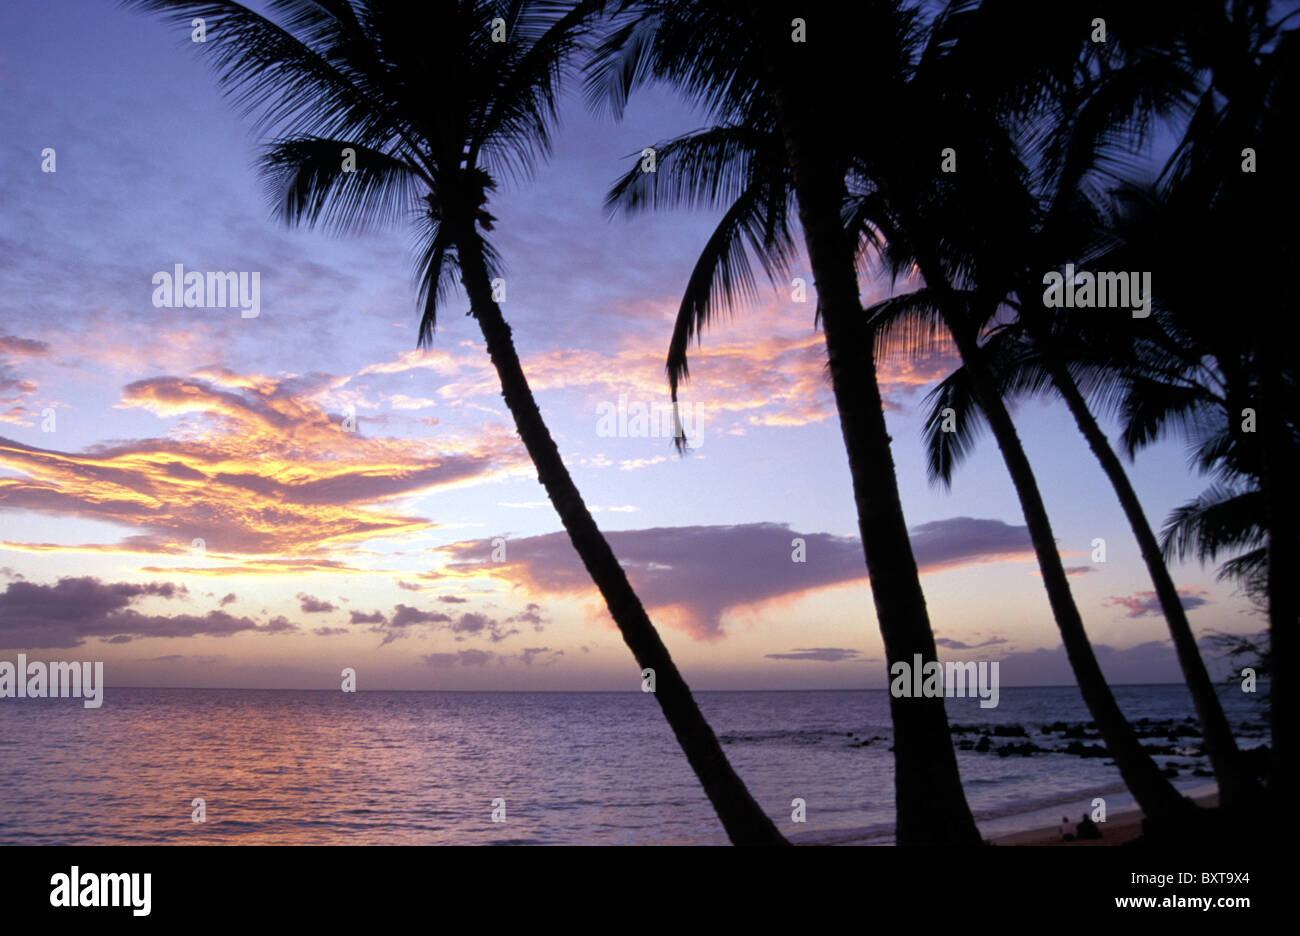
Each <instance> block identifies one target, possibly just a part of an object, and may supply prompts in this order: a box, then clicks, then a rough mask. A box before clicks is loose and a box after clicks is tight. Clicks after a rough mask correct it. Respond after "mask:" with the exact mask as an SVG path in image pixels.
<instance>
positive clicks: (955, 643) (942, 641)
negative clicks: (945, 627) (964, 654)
mask: <svg viewBox="0 0 1300 936" xmlns="http://www.w3.org/2000/svg"><path fill="white" fill-rule="evenodd" d="M934 642H935V643H936V644H938V645H939V646H940V647H947V648H948V649H949V650H977V649H979V648H980V647H993V646H996V645H997V644H1004V643H1006V642H1007V639H1006V638H1005V637H990V638H989V639H988V640H984V641H981V642H980V643H977V644H968V643H962V642H961V641H960V640H953V639H952V638H951V637H936V638H935V639H934Z"/></svg>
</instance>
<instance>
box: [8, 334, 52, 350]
mask: <svg viewBox="0 0 1300 936" xmlns="http://www.w3.org/2000/svg"><path fill="white" fill-rule="evenodd" d="M49 350H50V346H49V343H48V342H45V341H37V340H36V339H35V338H19V337H18V336H16V335H0V353H3V354H15V355H16V354H24V355H29V354H45V353H46V352H48V351H49Z"/></svg>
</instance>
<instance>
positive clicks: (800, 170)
mask: <svg viewBox="0 0 1300 936" xmlns="http://www.w3.org/2000/svg"><path fill="white" fill-rule="evenodd" d="M777 108H778V112H779V113H780V115H781V118H780V122H781V124H782V131H783V134H784V136H785V141H786V151H787V155H788V157H789V160H790V165H791V168H792V170H793V173H794V180H795V190H796V193H797V196H798V202H799V220H800V223H801V224H802V226H803V231H804V240H805V243H806V245H807V249H808V259H809V263H810V264H811V266H812V271H813V278H814V280H815V282H816V284H817V299H818V303H819V305H820V309H821V318H822V325H823V329H824V331H825V333H826V352H827V355H828V357H829V361H830V371H831V384H832V387H833V390H834V394H835V406H836V409H837V410H838V412H839V417H840V428H841V431H842V432H843V435H844V447H845V450H846V451H847V452H848V457H849V472H850V474H851V475H852V477H853V499H854V502H855V504H856V505H857V510H858V531H859V533H860V534H861V536H862V548H863V552H864V554H865V556H866V563H867V573H868V575H869V576H870V578H871V597H872V600H873V602H874V603H875V607H876V618H877V620H878V621H879V623H880V634H881V636H882V638H883V639H884V644H885V660H886V665H887V668H888V667H892V666H893V664H894V663H896V662H900V661H901V662H905V663H906V664H907V665H908V666H909V667H910V666H912V664H913V662H914V659H915V657H916V656H918V655H919V656H920V657H921V659H922V660H923V661H924V662H929V661H931V660H936V659H937V658H938V649H937V647H936V646H935V642H934V633H933V632H932V631H931V629H930V618H929V613H928V612H927V610H926V605H925V594H924V593H923V592H922V590H921V580H920V576H919V573H918V572H917V568H916V559H915V557H914V556H913V554H912V542H911V540H910V538H909V537H908V533H907V523H906V521H905V520H904V518H903V506H902V501H901V500H900V498H899V495H898V478H897V477H896V474H895V470H894V458H893V454H892V452H891V451H890V437H889V430H888V427H887V426H886V424H885V413H884V402H883V400H882V399H881V395H880V386H879V384H878V383H877V381H876V367H875V355H874V348H873V342H872V335H871V332H870V330H869V329H868V328H867V327H866V316H865V314H864V313H863V310H862V302H861V298H860V297H859V294H858V281H857V269H856V266H855V263H854V252H853V242H852V241H851V240H850V238H849V237H848V236H847V234H846V232H845V229H844V224H843V222H842V221H841V220H840V213H839V212H840V205H841V201H842V195H843V189H844V173H843V170H842V168H840V167H837V166H835V165H834V164H833V163H830V164H828V163H827V162H825V161H822V162H817V161H816V160H815V157H813V156H812V155H811V152H815V147H807V146H806V145H805V144H804V143H803V140H802V139H801V133H800V131H801V128H802V124H801V121H800V119H799V118H796V117H793V116H792V115H793V114H795V113H797V112H799V110H800V108H799V107H798V106H795V107H790V106H787V105H785V104H784V101H783V99H782V97H781V96H778V98H777ZM806 112H807V111H805V113H806ZM792 123H793V126H792V125H791V124H792ZM887 671H888V669H887ZM889 710H890V716H891V718H892V720H893V725H894V788H895V796H896V809H897V831H896V839H897V841H898V843H899V844H900V845H953V844H960V845H977V844H979V843H980V842H981V841H982V838H981V836H980V833H979V829H978V828H977V827H976V825H975V820H974V817H973V816H972V815H971V811H970V806H969V805H968V804H967V802H966V795H965V793H964V791H963V790H962V786H961V775H960V772H959V771H958V768H957V755H956V752H955V751H954V749H953V744H952V734H951V732H950V730H949V727H948V715H947V712H946V711H945V709H944V704H943V699H942V698H896V697H893V696H891V697H890V703H889Z"/></svg>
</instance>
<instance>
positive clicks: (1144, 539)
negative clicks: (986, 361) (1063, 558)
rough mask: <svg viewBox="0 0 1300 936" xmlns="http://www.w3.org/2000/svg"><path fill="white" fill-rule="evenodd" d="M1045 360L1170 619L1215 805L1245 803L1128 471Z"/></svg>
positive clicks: (1064, 375) (1240, 777)
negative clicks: (1212, 782)
mask: <svg viewBox="0 0 1300 936" xmlns="http://www.w3.org/2000/svg"><path fill="white" fill-rule="evenodd" d="M1031 330H1032V326H1031ZM1046 360H1047V364H1048V368H1049V371H1050V372H1051V376H1052V383H1053V384H1054V385H1055V386H1056V389H1057V390H1058V391H1059V392H1060V394H1061V397H1062V398H1063V399H1064V400H1065V404H1066V406H1068V407H1069V408H1070V413H1071V414H1072V415H1073V416H1074V421H1075V423H1076V424H1077V425H1078V427H1079V431H1080V432H1082V433H1083V437H1084V438H1085V439H1086V440H1087V442H1088V447H1089V448H1090V449H1092V452H1093V454H1094V455H1096V456H1097V461H1098V462H1100V463H1101V467H1102V470H1103V471H1104V472H1105V473H1106V477H1107V478H1108V479H1109V480H1110V483H1111V486H1112V487H1114V489H1115V493H1116V495H1118V497H1119V502H1120V505H1121V506H1122V507H1123V508H1124V516H1125V517H1127V518H1128V522H1129V527H1130V528H1131V529H1132V530H1133V536H1134V537H1135V538H1136V539H1137V542H1138V548H1139V549H1140V550H1141V552H1142V560H1143V561H1144V562H1145V563H1146V567H1147V572H1148V573H1149V574H1150V575H1151V583H1152V585H1154V586H1155V591H1156V597H1157V598H1158V599H1159V601H1160V608H1161V610H1162V611H1163V612H1164V615H1165V620H1166V621H1167V622H1168V624H1169V635H1170V637H1171V638H1172V639H1173V642H1174V650H1175V652H1176V653H1177V655H1178V665H1179V666H1180V667H1181V668H1182V671H1183V678H1184V679H1185V680H1186V682H1187V688H1188V690H1189V691H1190V692H1191V694H1192V702H1193V704H1194V705H1195V706H1196V715H1197V718H1198V719H1199V720H1200V722H1201V733H1202V737H1203V738H1204V739H1205V749H1206V752H1207V753H1208V754H1209V756H1210V763H1211V765H1212V766H1213V767H1214V773H1215V777H1216V778H1217V780H1218V783H1219V804H1220V805H1221V806H1224V807H1227V808H1239V807H1244V806H1248V805H1250V802H1251V798H1252V797H1253V796H1255V795H1256V794H1258V792H1259V785H1258V784H1257V783H1255V782H1254V780H1253V779H1252V778H1251V777H1250V776H1249V775H1248V774H1247V773H1246V771H1245V770H1244V769H1243V765H1242V761H1241V757H1240V753H1239V752H1238V750H1237V742H1236V739H1235V738H1233V736H1232V729H1231V727H1230V726H1229V725H1228V718H1227V716H1226V715H1225V714H1224V713H1223V705H1222V704H1221V703H1220V701H1219V696H1218V693H1217V692H1216V691H1215V689H1214V683H1213V681H1212V680H1211V679H1210V674H1209V672H1208V671H1207V670H1206V668H1205V661H1204V659H1202V657H1201V653H1200V650H1199V649H1198V648H1197V646H1196V637H1195V635H1194V634H1193V633H1192V626H1191V623H1190V622H1189V621H1188V620H1187V612H1186V611H1185V610H1184V609H1183V603H1182V601H1181V599H1180V598H1179V597H1178V588H1177V587H1176V586H1175V585H1174V579H1173V576H1172V575H1170V574H1169V567H1168V566H1166V565H1165V561H1164V556H1163V555H1162V554H1161V552H1160V545H1159V543H1158V542H1157V541H1156V536H1155V533H1154V531H1152V529H1151V524H1150V523H1148V522H1147V518H1146V513H1145V512H1144V511H1143V510H1142V504H1141V502H1140V501H1139V500H1138V496H1137V492H1136V491H1134V490H1133V485H1132V483H1131V482H1130V481H1129V478H1128V473H1127V472H1125V471H1124V466H1123V465H1122V464H1121V463H1120V460H1119V456H1118V455H1116V454H1115V450H1114V449H1113V448H1111V446H1110V442H1109V441H1107V439H1106V434H1105V433H1104V432H1102V431H1101V427H1100V426H1098V425H1097V420H1096V418H1095V417H1094V416H1093V415H1092V411H1091V410H1090V409H1089V408H1088V403H1087V401H1086V400H1084V398H1083V394H1082V393H1080V392H1079V388H1078V385H1076V384H1075V382H1074V378H1072V377H1071V376H1070V373H1069V371H1068V370H1066V368H1065V367H1064V366H1063V365H1062V364H1061V363H1060V360H1059V359H1058V358H1056V357H1055V355H1053V354H1052V353H1051V352H1050V351H1049V352H1048V353H1047V355H1046Z"/></svg>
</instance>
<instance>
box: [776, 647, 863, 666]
mask: <svg viewBox="0 0 1300 936" xmlns="http://www.w3.org/2000/svg"><path fill="white" fill-rule="evenodd" d="M764 658H765V659H768V660H815V661H817V662H819V663H841V662H843V661H844V660H852V661H854V662H855V663H865V662H869V661H868V660H867V659H866V658H864V657H863V656H862V651H860V650H847V649H845V648H844V647H810V648H805V649H798V650H791V651H789V652H787V653H768V654H764Z"/></svg>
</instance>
